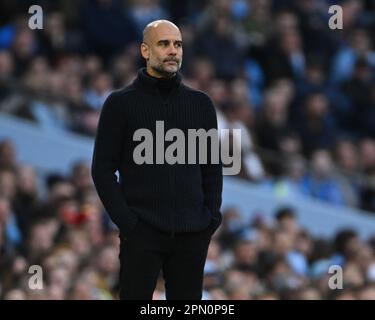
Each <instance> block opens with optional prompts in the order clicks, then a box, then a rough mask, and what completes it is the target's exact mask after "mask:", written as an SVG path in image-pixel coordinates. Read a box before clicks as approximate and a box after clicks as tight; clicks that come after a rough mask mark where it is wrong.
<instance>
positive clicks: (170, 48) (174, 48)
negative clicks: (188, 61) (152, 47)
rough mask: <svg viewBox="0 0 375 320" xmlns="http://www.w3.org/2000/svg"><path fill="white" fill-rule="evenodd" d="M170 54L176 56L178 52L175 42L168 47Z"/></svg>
mask: <svg viewBox="0 0 375 320" xmlns="http://www.w3.org/2000/svg"><path fill="white" fill-rule="evenodd" d="M168 54H169V55H174V56H175V55H176V54H177V49H176V47H175V46H174V45H173V44H172V45H170V46H169V47H168Z"/></svg>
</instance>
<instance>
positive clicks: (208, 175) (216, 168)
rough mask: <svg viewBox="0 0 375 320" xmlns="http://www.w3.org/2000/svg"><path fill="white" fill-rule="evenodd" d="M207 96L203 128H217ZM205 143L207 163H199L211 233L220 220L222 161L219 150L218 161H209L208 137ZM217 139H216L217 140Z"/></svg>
mask: <svg viewBox="0 0 375 320" xmlns="http://www.w3.org/2000/svg"><path fill="white" fill-rule="evenodd" d="M206 97H207V102H206V106H208V108H207V109H206V111H205V117H204V118H205V121H204V122H205V125H204V126H205V128H204V129H205V130H206V131H208V130H210V129H216V130H217V129H218V128H217V116H216V110H215V107H214V105H213V103H212V101H211V99H210V98H209V97H208V96H206ZM215 139H219V135H218V134H217V135H216V136H215ZM208 141H209V142H208V143H207V164H201V165H200V168H201V174H202V188H203V194H204V205H205V206H206V207H207V208H208V209H209V211H210V212H211V215H212V222H211V224H212V228H213V233H214V232H215V231H216V229H217V228H218V227H219V226H220V224H221V221H222V214H221V212H220V207H221V202H222V195H221V194H222V189H223V171H222V162H221V158H220V152H219V163H217V164H215V163H212V162H211V143H210V139H208ZM217 141H218V140H217ZM218 145H219V144H218Z"/></svg>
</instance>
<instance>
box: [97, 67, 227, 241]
mask: <svg viewBox="0 0 375 320" xmlns="http://www.w3.org/2000/svg"><path fill="white" fill-rule="evenodd" d="M156 121H164V130H165V132H167V131H168V130H169V129H172V128H178V129H180V130H182V131H183V132H184V134H185V137H186V140H187V137H188V135H187V134H188V129H196V130H198V129H204V130H206V131H208V130H209V129H211V128H215V129H217V119H216V112H215V108H214V105H213V103H212V101H211V99H210V98H209V96H208V95H206V94H205V93H203V92H201V91H197V90H194V89H192V88H190V87H188V86H186V85H185V84H183V82H182V81H181V75H180V74H179V73H177V74H176V76H175V77H173V78H172V79H158V78H154V77H151V76H149V75H148V74H147V72H146V69H140V70H139V71H138V75H137V77H136V79H135V80H134V81H133V82H132V83H131V84H130V85H128V86H126V87H125V88H123V89H121V90H117V91H114V92H112V93H111V94H110V95H109V97H108V98H107V99H106V101H105V103H104V105H103V108H102V111H101V114H100V119H99V124H98V129H97V133H96V138H95V145H94V153H93V161H92V177H93V181H94V184H95V187H96V190H97V192H98V195H99V197H100V199H101V201H102V203H103V206H104V208H105V209H106V211H107V212H108V214H109V216H110V218H111V220H112V221H113V222H114V223H115V224H116V225H117V226H118V228H119V230H120V233H121V234H123V235H125V236H126V235H129V234H130V233H131V232H132V230H133V229H134V228H135V226H136V224H137V222H138V220H139V219H142V220H143V221H145V222H147V223H149V224H151V225H153V226H154V227H155V228H157V229H159V230H161V231H165V232H171V234H174V233H180V232H196V231H202V230H204V229H206V228H207V227H209V225H211V228H212V232H214V231H215V230H216V229H217V228H218V227H219V225H220V223H221V220H222V215H221V212H220V206H221V201H222V198H221V193H222V182H223V176H222V162H221V160H220V161H219V163H218V164H212V163H211V153H210V147H211V143H210V139H208V144H207V148H208V150H207V154H208V157H207V160H208V161H207V164H200V163H199V150H198V149H197V158H196V159H197V161H196V163H195V164H188V163H187V161H186V162H185V163H184V164H181V163H176V164H169V163H167V162H166V161H164V164H157V163H156V160H155V158H156V156H155V154H156V152H155V150H156V143H157V142H156V141H155V140H156V138H155V136H156ZM140 128H145V129H148V130H150V131H151V132H152V134H153V137H154V145H153V147H154V156H153V159H154V161H153V163H152V164H147V163H144V164H137V163H136V162H135V161H134V159H133V151H134V148H135V147H136V146H137V145H138V144H139V143H140V142H139V141H134V139H133V134H134V132H135V131H136V130H137V129H140ZM197 141H198V139H197ZM171 143H172V141H165V142H164V147H165V149H166V148H167V147H168V145H170V144H171ZM187 150H188V149H187V141H186V154H185V156H186V159H187V152H188V151H187ZM116 171H118V173H119V179H117V176H116Z"/></svg>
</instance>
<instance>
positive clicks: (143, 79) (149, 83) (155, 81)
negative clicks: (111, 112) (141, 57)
mask: <svg viewBox="0 0 375 320" xmlns="http://www.w3.org/2000/svg"><path fill="white" fill-rule="evenodd" d="M180 83H181V74H180V73H179V72H177V73H176V75H175V76H174V77H173V78H155V77H152V76H150V75H149V74H148V73H147V71H146V68H141V69H139V70H138V75H137V78H136V79H135V84H137V85H141V86H142V87H144V88H145V89H148V90H150V91H155V90H157V89H159V88H162V89H163V88H165V89H167V88H171V89H172V88H174V87H178V86H179V85H180Z"/></svg>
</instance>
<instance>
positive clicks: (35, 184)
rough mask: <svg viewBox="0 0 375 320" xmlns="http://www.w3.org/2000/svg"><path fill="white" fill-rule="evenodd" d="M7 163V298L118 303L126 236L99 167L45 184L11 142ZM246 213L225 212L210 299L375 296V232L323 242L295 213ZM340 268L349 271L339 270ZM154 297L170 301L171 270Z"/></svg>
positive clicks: (1, 207)
mask: <svg viewBox="0 0 375 320" xmlns="http://www.w3.org/2000/svg"><path fill="white" fill-rule="evenodd" d="M0 159H1V163H0V194H1V196H0V299H32V300H35V299H56V300H58V299H79V300H83V299H103V300H105V299H117V298H118V295H117V292H118V286H119V283H118V281H119V279H118V272H119V259H118V255H119V237H118V231H117V228H116V227H115V226H114V225H113V224H112V222H111V221H110V220H109V219H108V215H107V214H106V213H105V211H104V209H103V207H102V204H101V202H100V200H99V198H98V196H97V194H96V192H95V188H94V186H93V183H92V180H91V176H90V167H89V164H87V163H85V162H82V161H78V162H76V163H75V164H74V165H73V167H72V168H71V170H70V173H69V174H68V175H67V176H63V175H60V174H56V173H51V174H49V175H47V176H46V177H45V178H42V177H40V176H38V175H37V173H36V171H35V169H34V168H32V167H30V166H28V165H22V164H20V163H18V162H17V161H16V152H15V150H14V148H13V146H12V144H11V143H10V142H9V141H6V140H4V141H2V142H1V143H0ZM243 217H244V216H243V215H242V214H241V212H239V211H238V210H237V209H236V208H235V207H228V208H224V209H223V224H222V225H221V226H220V227H219V229H218V230H217V231H216V233H215V234H214V235H213V238H212V240H211V243H210V246H209V251H208V256H207V260H206V264H205V267H204V292H203V299H205V300H241V299H245V300H251V299H258V300H263V299H303V300H305V299H371V300H372V299H375V255H374V253H375V235H374V236H373V237H370V238H369V239H362V238H361V237H360V236H359V235H358V234H357V233H356V232H355V231H353V230H350V229H346V230H340V231H338V232H337V233H336V234H334V235H332V237H331V238H321V237H319V238H318V237H314V236H313V235H312V234H310V233H309V232H308V231H307V230H305V229H304V228H303V227H302V226H301V225H300V224H299V222H298V212H296V211H295V209H293V208H292V207H280V208H278V209H277V210H276V212H275V213H274V215H273V217H272V218H270V216H269V215H265V214H264V213H261V212H260V213H258V214H256V215H254V216H253V218H251V220H249V221H246V219H244V218H243ZM177 237H178V235H177ZM33 265H38V266H41V267H42V270H43V274H42V279H43V288H42V289H40V290H39V289H31V288H30V281H31V280H30V279H31V277H32V276H33V274H34V272H32V271H29V268H30V266H33ZM332 266H340V267H341V268H342V272H341V271H337V270H336V269H335V270H333V271H332V270H331V273H329V272H330V268H331V267H332ZM341 275H342V278H341ZM331 277H334V278H331ZM341 280H342V282H340V281H341ZM330 285H331V287H330ZM335 286H336V287H335ZM337 286H338V288H339V289H335V288H337ZM341 286H342V287H341ZM340 288H342V289H340ZM153 299H155V300H164V299H165V290H164V280H163V276H162V272H161V273H160V275H159V279H158V283H157V287H156V289H155V291H154V296H153Z"/></svg>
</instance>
